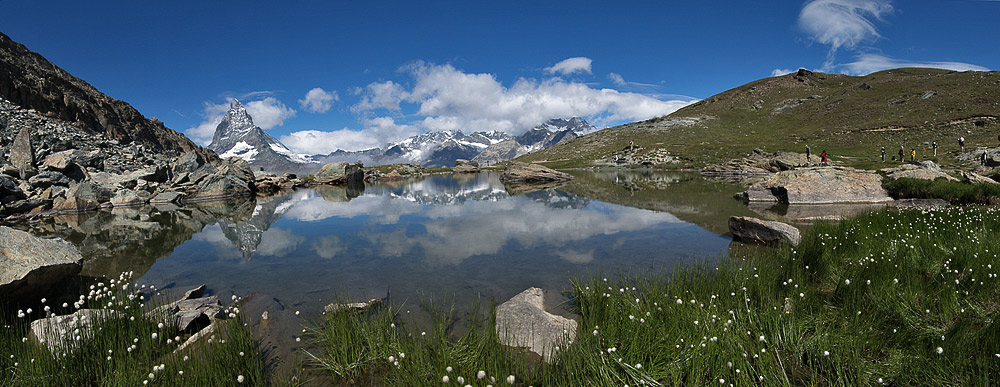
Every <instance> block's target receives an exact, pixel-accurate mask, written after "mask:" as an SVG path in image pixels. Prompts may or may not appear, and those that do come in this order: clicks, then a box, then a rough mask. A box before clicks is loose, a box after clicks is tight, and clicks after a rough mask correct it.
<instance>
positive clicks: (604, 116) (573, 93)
mask: <svg viewBox="0 0 1000 387" xmlns="http://www.w3.org/2000/svg"><path fill="white" fill-rule="evenodd" d="M404 71H405V72H407V73H408V74H409V75H410V76H411V77H412V78H413V87H412V89H410V90H407V89H405V88H403V87H402V86H401V85H399V84H396V83H392V82H391V81H390V82H383V83H373V84H371V85H368V87H366V88H365V91H364V93H363V95H362V100H361V102H360V103H358V104H357V105H355V106H354V107H353V109H354V110H355V111H357V112H362V113H363V112H367V111H372V110H378V109H386V110H389V111H398V110H399V106H400V104H401V103H403V102H408V103H412V104H416V105H417V112H416V114H417V115H420V116H424V117H425V118H424V120H423V122H422V123H420V124H421V126H423V127H424V128H434V129H461V130H462V131H464V132H467V133H468V132H473V131H483V130H485V131H489V130H500V131H505V132H508V133H511V134H519V133H523V132H524V131H526V130H528V129H530V128H532V127H534V126H537V125H538V124H540V123H542V122H544V121H545V120H548V119H550V118H557V117H573V116H580V117H586V118H588V119H590V120H591V121H592V122H594V123H596V124H598V125H601V124H606V123H612V122H622V121H637V120H644V119H649V118H652V117H656V116H661V115H666V114H669V113H672V112H674V111H676V110H677V109H679V108H681V107H683V106H685V105H687V104H690V103H691V102H694V101H693V100H692V99H677V100H667V101H663V100H658V99H656V98H653V97H650V96H647V95H644V94H637V93H627V92H620V91H618V90H614V89H595V88H592V87H590V86H589V85H587V84H584V83H580V82H572V81H566V80H563V79H561V78H550V79H545V80H540V81H539V80H535V79H527V78H521V79H518V80H517V81H516V82H514V84H513V85H511V86H509V87H507V86H505V85H503V84H502V83H501V82H500V81H499V80H497V79H496V77H495V76H494V75H492V74H485V73H478V74H475V73H466V72H463V71H461V70H458V69H456V68H454V67H452V66H451V65H432V64H426V63H423V62H417V63H415V64H412V65H410V66H407V67H405V68H404ZM374 101H378V102H377V103H375V102H374Z"/></svg>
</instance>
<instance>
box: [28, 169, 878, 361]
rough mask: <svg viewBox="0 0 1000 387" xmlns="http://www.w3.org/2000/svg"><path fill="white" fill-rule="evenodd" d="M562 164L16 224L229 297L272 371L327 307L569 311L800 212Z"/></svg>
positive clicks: (732, 188)
mask: <svg viewBox="0 0 1000 387" xmlns="http://www.w3.org/2000/svg"><path fill="white" fill-rule="evenodd" d="M571 172H572V174H573V175H574V176H575V179H574V180H573V181H571V182H570V183H568V184H565V185H563V186H560V187H557V188H549V189H543V190H538V191H533V192H526V193H517V194H515V195H512V194H511V193H509V192H508V190H507V189H506V188H505V187H504V185H503V184H502V183H501V182H500V180H499V175H498V174H496V173H492V172H483V173H478V174H454V175H451V174H448V175H432V176H425V177H419V178H410V179H404V180H397V181H390V182H381V183H374V184H372V183H369V184H367V185H352V186H320V187H316V188H312V189H299V190H296V191H291V192H284V193H281V194H278V195H274V196H267V197H256V198H242V199H229V200H224V201H215V202H206V203H193V204H185V205H183V206H174V205H168V206H166V207H164V206H145V207H138V208H121V209H113V210H111V211H101V212H94V213H84V214H79V215H73V216H59V217H55V218H49V219H45V220H42V221H40V222H35V223H30V224H21V225H18V226H17V227H18V228H21V229H24V230H27V231H29V232H31V233H32V234H34V235H36V236H41V237H45V238H53V237H59V238H62V239H64V240H67V241H70V242H71V243H73V244H74V245H75V246H76V247H77V248H78V249H79V250H80V251H81V253H82V255H83V257H84V267H83V271H82V272H81V274H80V278H81V279H85V280H93V279H104V278H117V277H118V276H119V275H120V274H121V273H132V277H131V278H133V280H134V281H136V283H137V284H139V285H145V286H147V289H150V291H151V292H155V293H157V294H162V295H164V296H165V297H167V298H172V297H176V296H179V295H180V294H181V293H183V292H184V291H186V290H188V289H191V288H194V287H196V286H199V285H202V284H205V285H207V289H208V290H207V294H211V295H216V296H218V297H219V298H220V299H221V300H225V301H229V300H230V299H231V298H232V297H233V296H236V297H238V298H241V299H243V300H245V302H244V303H243V304H241V305H242V306H241V309H242V312H243V313H244V316H245V317H248V320H249V321H251V322H252V323H253V324H254V327H255V329H257V331H258V332H259V334H260V335H261V338H260V340H261V342H262V344H263V345H264V347H265V349H267V350H268V351H270V352H269V356H271V357H274V359H272V360H273V361H272V362H271V363H272V365H274V364H278V366H279V367H280V365H281V364H284V365H285V366H289V365H292V364H294V363H295V362H297V361H299V360H302V359H301V356H300V355H296V354H297V353H298V352H300V351H299V349H301V348H303V346H306V345H308V344H307V341H306V340H302V341H299V340H296V338H299V337H300V336H302V332H303V329H304V328H306V327H309V326H310V325H311V324H314V323H315V322H316V321H318V320H319V319H322V318H323V317H322V314H323V310H324V307H325V306H327V305H329V304H331V303H339V302H358V301H367V300H370V299H375V298H377V299H383V300H386V301H387V302H391V303H392V304H393V305H395V306H397V307H398V308H400V310H405V311H406V313H411V312H412V313H415V314H420V313H425V314H426V313H429V310H428V308H445V309H449V308H454V310H458V311H469V310H473V309H477V308H478V310H480V312H482V310H487V311H488V310H489V307H490V306H491V305H496V304H499V303H501V302H503V301H505V300H507V299H509V298H510V297H512V296H514V295H516V294H518V293H520V292H521V291H523V290H525V289H527V288H529V287H539V288H542V289H545V290H546V291H547V292H546V304H547V306H548V307H550V309H551V310H553V311H554V312H555V313H558V314H563V315H571V314H572V313H571V308H570V307H569V306H568V301H569V291H570V290H571V281H572V280H573V279H574V278H578V279H589V278H592V277H593V276H595V275H605V276H619V275H626V276H637V275H646V274H662V273H669V272H670V271H671V270H673V269H674V268H677V267H679V266H682V265H690V264H698V263H711V262H713V261H715V260H718V259H722V258H724V257H727V256H729V255H731V254H732V255H738V254H740V252H742V251H745V250H743V249H747V248H751V249H752V248H760V247H754V246H748V245H743V244H741V243H738V242H733V241H732V237H731V235H729V229H728V225H727V224H728V219H729V217H730V216H734V215H735V216H755V217H764V218H769V219H776V220H785V221H787V219H786V218H787V217H788V216H794V217H798V218H802V217H804V216H806V215H808V213H809V211H811V209H810V208H808V207H803V208H787V206H786V207H780V206H775V207H772V206H769V205H768V206H763V207H759V208H758V207H748V206H746V205H745V204H743V203H741V202H739V201H737V200H735V199H733V194H735V193H737V192H740V191H742V190H744V189H745V188H744V187H745V186H744V185H739V184H732V183H724V182H717V181H712V180H707V179H704V178H702V176H701V175H699V174H698V173H691V172H669V171H656V170H642V169H640V170H622V169H608V170H578V171H571ZM864 209H865V208H863V207H862V208H859V207H856V206H854V207H850V208H833V207H829V206H826V207H823V208H821V209H819V210H817V211H818V212H820V213H823V214H830V213H841V212H843V211H847V212H851V211H858V210H864ZM803 212H804V213H803ZM430 305H434V306H433V307H431V306H430ZM264 312H266V313H267V315H268V324H267V326H266V327H264V328H266V329H263V330H262V329H261V328H262V327H261V324H260V323H261V316H262V314H263V313H264Z"/></svg>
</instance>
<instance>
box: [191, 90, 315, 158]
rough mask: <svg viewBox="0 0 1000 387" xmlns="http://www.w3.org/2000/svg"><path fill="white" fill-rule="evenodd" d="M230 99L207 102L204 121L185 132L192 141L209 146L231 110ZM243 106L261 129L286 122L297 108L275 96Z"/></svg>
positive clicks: (203, 113)
mask: <svg viewBox="0 0 1000 387" xmlns="http://www.w3.org/2000/svg"><path fill="white" fill-rule="evenodd" d="M230 102H231V100H230V101H226V102H224V103H211V102H205V104H204V108H203V109H202V114H201V116H202V118H203V120H202V122H201V123H200V124H198V125H197V126H194V127H191V128H188V129H187V130H185V131H184V134H185V135H187V136H188V138H190V139H191V140H192V141H194V142H195V143H196V144H198V145H201V146H207V145H209V144H210V143H211V142H212V137H213V136H214V135H215V128H216V127H218V126H219V123H220V122H222V117H225V115H226V112H227V111H229V104H230ZM243 106H245V107H246V108H247V113H249V114H250V117H251V118H253V123H254V124H256V125H257V126H259V127H260V128H261V129H265V130H266V129H271V128H274V127H276V126H281V125H282V124H284V122H285V120H286V119H289V118H291V117H294V116H295V110H294V109H292V108H289V107H288V106H285V104H284V103H282V102H281V101H279V100H278V99H277V98H274V97H266V98H264V99H261V100H256V101H248V102H246V101H244V102H243Z"/></svg>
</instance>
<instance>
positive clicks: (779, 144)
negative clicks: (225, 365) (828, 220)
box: [519, 68, 1000, 168]
mask: <svg viewBox="0 0 1000 387" xmlns="http://www.w3.org/2000/svg"><path fill="white" fill-rule="evenodd" d="M929 91H933V95H928V92H929ZM925 95H927V98H924V96H925ZM811 97H815V98H811ZM799 100H801V103H799V104H798V105H796V106H791V105H795V103H796V102H798V101H799ZM755 105H756V108H755ZM782 107H785V108H784V109H781V108H782ZM697 117H702V118H706V119H704V120H702V121H700V122H698V123H696V124H693V125H677V124H674V122H676V121H677V120H680V119H686V118H697ZM998 134H1000V74H998V73H997V72H953V71H946V70H934V69H913V68H909V69H895V70H888V71H882V72H878V73H873V74H870V75H867V76H863V77H853V76H847V75H837V74H824V73H809V72H807V73H806V74H804V75H798V74H795V73H793V74H788V75H783V76H779V77H773V78H766V79H762V80H758V81H755V82H751V83H748V84H746V85H743V86H740V87H737V88H735V89H732V90H728V91H725V92H723V93H720V94H717V95H715V96H712V97H709V98H707V99H705V100H702V101H700V102H698V103H695V104H693V105H691V106H688V107H685V108H683V109H681V110H679V111H677V112H675V113H673V114H671V115H669V116H667V117H660V118H654V119H652V120H648V121H642V122H636V123H631V124H626V125H621V126H617V127H613V128H608V129H604V130H601V131H598V132H595V133H592V134H590V135H587V136H583V137H580V138H577V139H574V140H572V141H569V142H567V143H564V144H559V145H557V146H554V147H551V148H548V149H545V150H542V151H539V152H537V153H533V154H530V155H526V156H522V157H521V158H519V161H529V162H542V163H543V164H546V165H548V166H551V167H556V168H559V167H586V166H590V165H591V161H592V160H595V159H599V158H602V157H607V156H608V155H610V154H611V153H612V152H614V151H617V150H620V149H622V148H623V147H625V146H626V145H628V143H629V141H635V142H636V144H638V145H641V146H643V147H644V148H646V150H649V149H653V148H666V149H668V150H669V151H670V152H671V154H673V155H677V156H680V157H682V158H684V159H685V160H686V161H688V162H687V163H686V165H689V166H702V165H705V164H708V163H713V162H717V161H722V160H728V159H733V158H737V157H741V156H742V155H744V154H746V153H749V152H750V151H751V150H753V149H754V148H763V149H766V150H768V151H779V150H782V151H795V152H804V149H805V145H806V144H808V145H810V146H811V147H812V150H813V152H814V153H815V154H819V153H820V152H822V151H823V150H824V149H825V150H827V151H828V152H829V153H830V154H831V155H833V156H834V160H842V161H844V162H845V163H847V164H848V165H853V166H857V167H874V166H875V165H876V164H875V162H874V161H875V160H876V159H877V158H878V157H879V147H881V146H885V147H886V150H887V153H888V154H889V155H890V156H891V155H892V154H894V152H895V151H896V150H898V148H899V146H900V145H904V146H906V149H907V152H909V149H910V148H911V147H914V146H916V147H918V148H917V149H918V151H917V156H918V158H925V157H926V156H930V154H931V151H930V142H931V141H937V142H938V145H939V149H938V153H939V157H938V158H937V159H938V161H939V162H941V163H944V164H953V163H954V162H953V157H952V156H954V155H955V154H957V151H958V145H957V143H956V139H957V138H958V136H959V135H963V136H965V138H966V143H967V147H973V148H974V147H975V146H977V145H989V146H996V145H997V135H998ZM907 156H909V155H907Z"/></svg>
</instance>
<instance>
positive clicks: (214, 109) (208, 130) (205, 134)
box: [184, 102, 229, 146]
mask: <svg viewBox="0 0 1000 387" xmlns="http://www.w3.org/2000/svg"><path fill="white" fill-rule="evenodd" d="M228 110H229V104H228V103H221V104H213V103H209V102H205V104H204V107H203V108H202V113H201V116H202V118H203V120H202V121H201V123H200V124H198V126H195V127H191V128H188V129H187V130H185V131H184V134H185V135H187V136H188V138H190V139H191V141H194V142H195V143H196V144H198V145H201V146H207V145H208V144H210V143H212V136H214V135H215V128H216V127H217V126H219V123H220V122H222V117H223V116H225V115H226V111H228Z"/></svg>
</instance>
